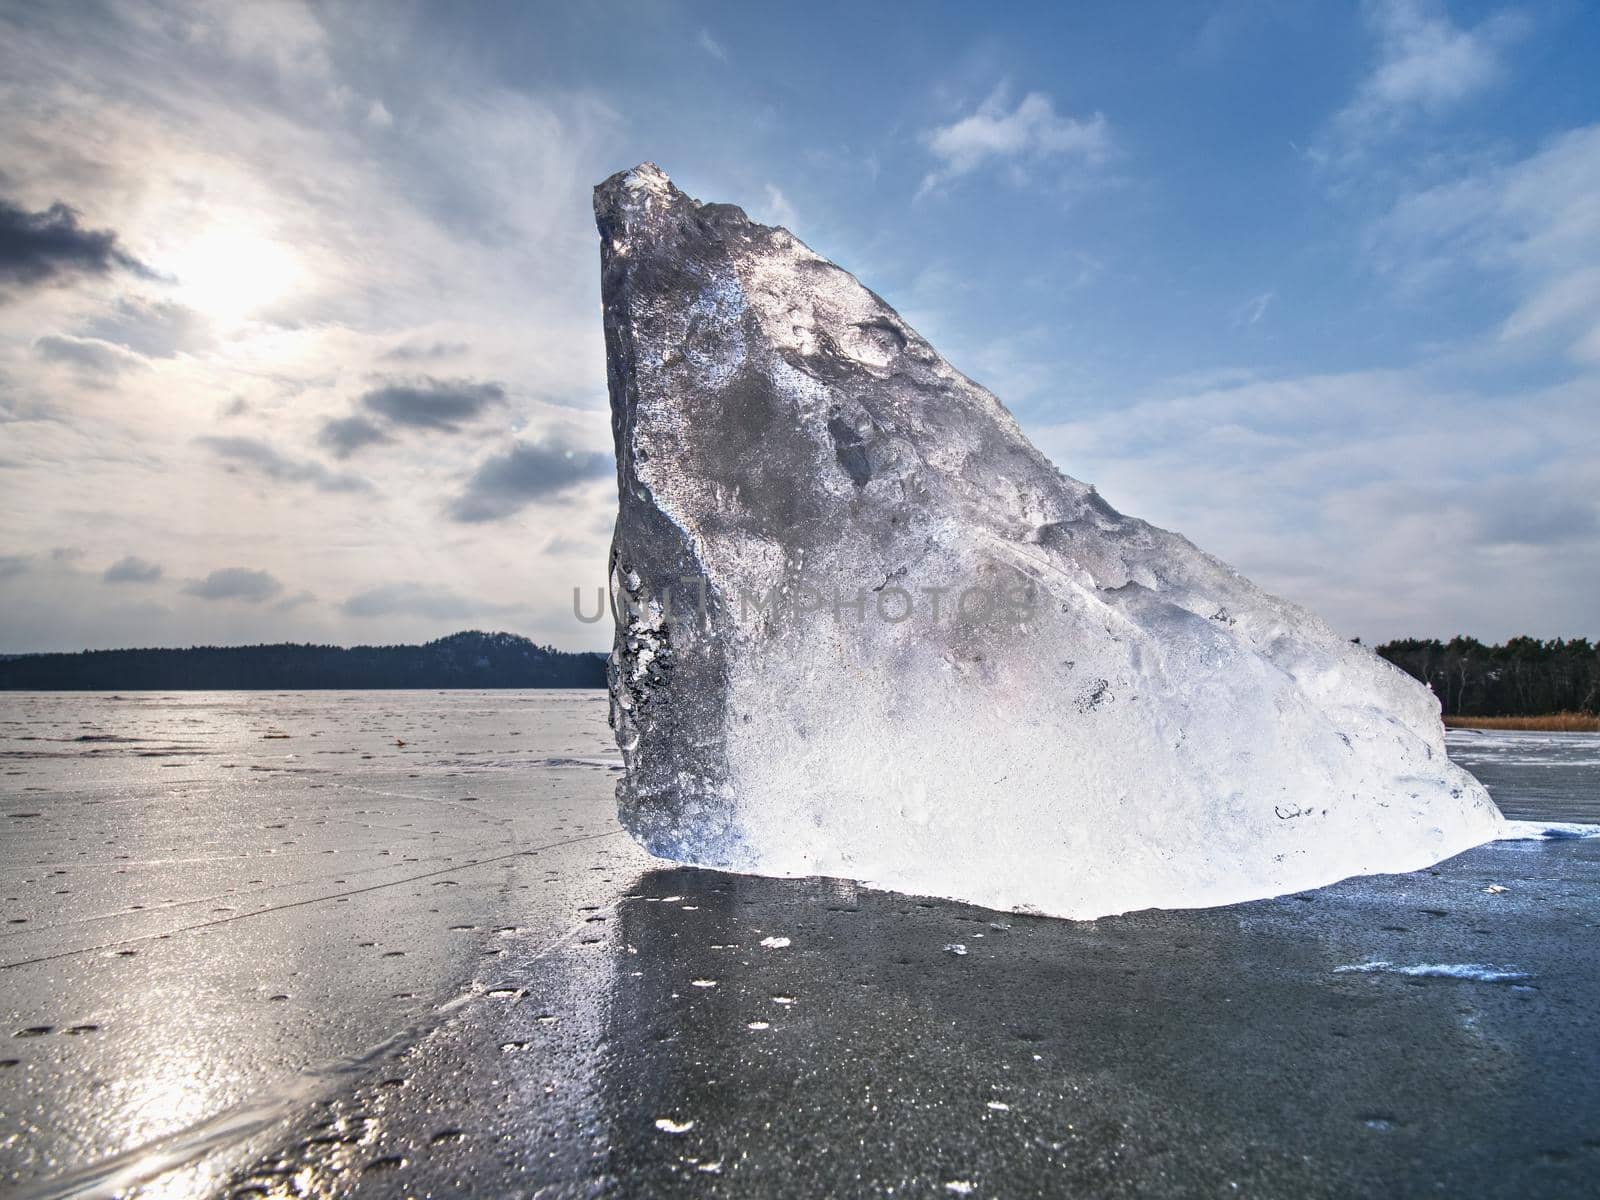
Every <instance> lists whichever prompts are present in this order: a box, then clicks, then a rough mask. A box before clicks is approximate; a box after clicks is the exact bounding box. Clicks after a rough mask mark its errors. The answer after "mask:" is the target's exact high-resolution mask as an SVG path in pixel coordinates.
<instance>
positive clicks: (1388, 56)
mask: <svg viewBox="0 0 1600 1200" xmlns="http://www.w3.org/2000/svg"><path fill="white" fill-rule="evenodd" d="M1366 17H1367V24H1368V26H1369V28H1370V30H1371V32H1372V34H1373V36H1374V38H1375V39H1376V42H1377V62H1376V64H1375V65H1374V67H1373V68H1372V71H1371V72H1370V73H1369V74H1368V75H1367V76H1366V78H1365V79H1363V80H1362V82H1361V84H1360V86H1359V87H1358V88H1357V89H1356V93H1355V96H1354V97H1353V98H1352V99H1351V101H1350V103H1349V104H1348V105H1347V106H1346V107H1345V108H1344V109H1343V110H1342V111H1341V112H1340V113H1339V114H1338V115H1337V116H1336V117H1335V118H1334V121H1333V140H1334V142H1335V143H1336V145H1335V146H1334V147H1333V148H1331V149H1328V148H1325V149H1323V150H1322V151H1321V152H1320V153H1321V154H1322V155H1325V156H1331V157H1343V158H1348V157H1351V156H1354V155H1356V154H1359V152H1360V151H1361V149H1362V148H1363V147H1364V146H1366V145H1368V144H1370V143H1372V142H1375V141H1378V140H1380V139H1382V138H1383V137H1386V136H1388V135H1390V134H1393V133H1395V132H1397V131H1398V130H1400V129H1402V128H1404V127H1405V126H1407V125H1410V124H1412V123H1413V122H1416V121H1419V120H1424V119H1429V118H1437V117H1440V116H1442V115H1444V114H1446V113H1448V112H1449V111H1450V110H1452V109H1454V108H1457V107H1458V106H1460V105H1462V104H1465V103H1466V102H1467V101H1469V100H1471V99H1473V98H1475V97H1477V96H1479V95H1480V94H1482V93H1483V92H1485V91H1487V90H1488V89H1489V88H1490V87H1492V86H1493V85H1495V84H1496V83H1498V82H1500V80H1501V79H1502V78H1503V77H1504V75H1505V68H1504V64H1503V62H1502V54H1503V51H1504V50H1505V48H1506V46H1507V45H1508V44H1509V43H1510V42H1511V41H1513V40H1514V39H1515V38H1516V37H1517V36H1519V35H1520V33H1521V32H1522V29H1523V25H1524V22H1523V21H1522V19H1521V18H1520V17H1518V16H1517V15H1515V14H1513V13H1501V14H1497V15H1495V16H1492V17H1490V18H1489V19H1488V20H1486V21H1484V22H1483V23H1482V24H1481V25H1479V26H1477V27H1476V28H1474V29H1464V28H1461V27H1460V26H1458V25H1456V24H1455V23H1454V22H1453V21H1451V19H1450V15H1449V13H1448V12H1447V11H1446V10H1445V8H1444V6H1443V4H1442V3H1439V2H1437V0H1372V2H1371V3H1369V4H1368V5H1367V6H1366Z"/></svg>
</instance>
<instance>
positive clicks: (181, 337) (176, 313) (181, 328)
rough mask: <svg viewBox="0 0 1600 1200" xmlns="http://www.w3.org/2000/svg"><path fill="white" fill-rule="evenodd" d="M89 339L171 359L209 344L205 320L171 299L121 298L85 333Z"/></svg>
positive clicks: (209, 337)
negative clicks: (180, 353) (113, 343)
mask: <svg viewBox="0 0 1600 1200" xmlns="http://www.w3.org/2000/svg"><path fill="white" fill-rule="evenodd" d="M84 332H85V333H87V334H89V335H90V336H91V337H95V338H99V339H101V340H102V341H106V342H115V343H116V344H118V345H120V346H126V347H128V348H129V349H130V350H135V351H137V352H138V353H140V354H143V355H145V356H146V357H149V358H171V357H173V356H174V355H176V354H178V353H179V352H180V351H185V350H189V351H193V350H202V349H205V348H206V347H207V346H209V345H210V344H211V341H212V338H211V332H210V328H209V326H208V325H207V323H206V320H205V318H204V317H202V316H201V315H200V314H199V313H197V312H195V310H194V309H192V308H189V307H187V306H185V305H182V304H175V303H173V302H172V301H170V300H150V299H147V298H145V297H142V296H123V297H121V298H120V299H118V300H117V302H116V303H115V304H113V305H112V306H111V307H110V308H109V309H107V310H106V311H105V312H104V313H102V314H101V315H100V316H98V317H96V318H95V319H94V320H92V321H90V322H89V324H88V326H87V327H86V328H85V330H84Z"/></svg>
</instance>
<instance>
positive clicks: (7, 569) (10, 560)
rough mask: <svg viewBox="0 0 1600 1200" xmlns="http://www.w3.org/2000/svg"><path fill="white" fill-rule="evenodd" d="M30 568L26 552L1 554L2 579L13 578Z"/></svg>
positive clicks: (0, 576)
mask: <svg viewBox="0 0 1600 1200" xmlns="http://www.w3.org/2000/svg"><path fill="white" fill-rule="evenodd" d="M27 569H28V558H27V555H25V554H0V579H12V578H14V577H16V576H18V575H21V574H22V573H23V572H24V571H26V570H27Z"/></svg>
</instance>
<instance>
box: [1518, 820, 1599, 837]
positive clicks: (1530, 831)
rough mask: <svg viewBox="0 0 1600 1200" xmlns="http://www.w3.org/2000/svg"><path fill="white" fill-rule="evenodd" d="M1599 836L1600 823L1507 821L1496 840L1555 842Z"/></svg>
mask: <svg viewBox="0 0 1600 1200" xmlns="http://www.w3.org/2000/svg"><path fill="white" fill-rule="evenodd" d="M1592 837H1600V825H1583V824H1580V823H1578V822H1576V821H1507V822H1505V828H1504V829H1503V830H1502V831H1501V833H1500V836H1499V837H1498V838H1496V839H1495V840H1496V841H1500V842H1556V841H1570V840H1572V839H1574V838H1592Z"/></svg>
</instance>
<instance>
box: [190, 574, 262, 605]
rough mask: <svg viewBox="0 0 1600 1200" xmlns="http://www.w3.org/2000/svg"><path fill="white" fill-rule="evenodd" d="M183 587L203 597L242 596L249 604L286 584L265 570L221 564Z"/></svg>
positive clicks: (241, 598) (225, 597)
mask: <svg viewBox="0 0 1600 1200" xmlns="http://www.w3.org/2000/svg"><path fill="white" fill-rule="evenodd" d="M183 590H184V591H185V592H187V593H189V595H191V596H199V597H200V598H201V599H202V600H242V601H244V602H245V603H246V604H260V603H262V602H263V601H267V600H271V599H272V598H273V597H274V596H276V595H277V594H278V593H279V592H281V591H283V584H281V583H279V582H278V581H277V580H276V579H275V578H273V577H272V576H271V575H269V574H268V573H267V572H265V571H252V570H251V569H250V568H249V567H222V568H221V569H219V570H216V571H213V572H211V574H209V575H207V576H206V577H205V578H204V579H197V580H195V581H194V582H193V583H191V584H189V585H188V586H187V587H185V588H184V589H183Z"/></svg>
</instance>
